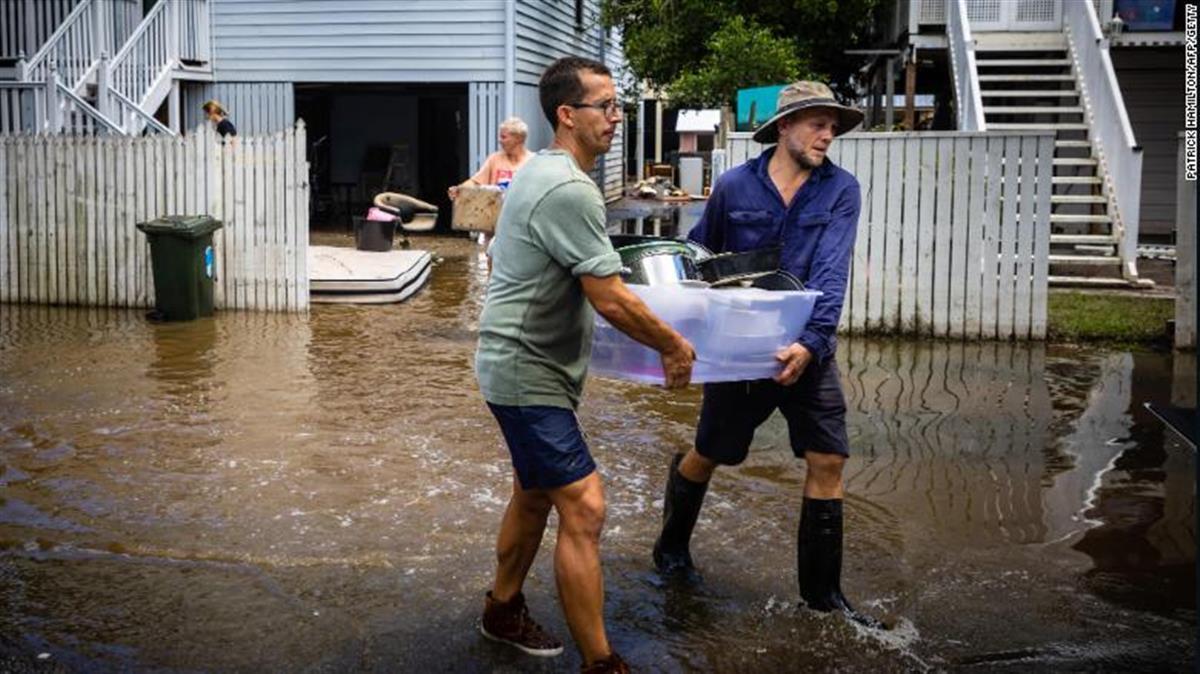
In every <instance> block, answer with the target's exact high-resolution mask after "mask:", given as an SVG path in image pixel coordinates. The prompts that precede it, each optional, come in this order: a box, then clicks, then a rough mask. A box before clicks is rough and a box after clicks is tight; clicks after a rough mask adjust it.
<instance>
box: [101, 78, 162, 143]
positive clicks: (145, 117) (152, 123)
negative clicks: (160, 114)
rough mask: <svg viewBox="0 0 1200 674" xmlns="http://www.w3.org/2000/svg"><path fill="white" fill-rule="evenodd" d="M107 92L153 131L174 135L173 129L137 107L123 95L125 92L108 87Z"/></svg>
mask: <svg viewBox="0 0 1200 674" xmlns="http://www.w3.org/2000/svg"><path fill="white" fill-rule="evenodd" d="M109 94H111V95H112V96H114V97H115V98H116V99H117V102H118V103H120V104H122V105H123V106H125V108H126V109H127V110H128V111H130V112H132V113H133V114H134V116H136V117H141V118H142V121H143V122H145V123H146V126H149V127H150V128H151V129H154V130H155V131H157V132H159V133H163V134H166V135H168V136H174V135H176V134H175V132H174V131H172V130H171V129H170V128H168V127H167V126H165V125H163V123H162V122H160V121H158V120H157V119H155V118H154V115H151V114H149V113H147V112H146V111H145V110H142V109H141V108H140V107H138V104H137V103H134V102H133V101H131V100H130V99H129V98H128V97H127V96H125V94H123V93H121V92H119V91H117V90H115V89H110V90H109Z"/></svg>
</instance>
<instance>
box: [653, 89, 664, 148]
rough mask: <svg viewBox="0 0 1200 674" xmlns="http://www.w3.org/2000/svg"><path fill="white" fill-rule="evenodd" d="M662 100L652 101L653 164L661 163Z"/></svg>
mask: <svg viewBox="0 0 1200 674" xmlns="http://www.w3.org/2000/svg"><path fill="white" fill-rule="evenodd" d="M662 113H663V110H662V99H659V98H655V99H654V163H655V164H661V163H662V135H663V120H662V117H663V115H662Z"/></svg>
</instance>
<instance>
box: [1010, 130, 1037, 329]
mask: <svg viewBox="0 0 1200 674" xmlns="http://www.w3.org/2000/svg"><path fill="white" fill-rule="evenodd" d="M1036 152H1037V139H1036V138H1031V137H1028V136H1026V137H1025V138H1022V139H1021V178H1020V184H1021V194H1020V203H1019V205H1018V210H1017V213H1018V215H1017V249H1016V256H1017V264H1016V271H1017V273H1016V277H1017V279H1018V282H1017V292H1016V296H1015V298H1014V305H1013V331H1014V332H1015V333H1016V335H1017V337H1018V338H1020V339H1028V338H1029V323H1030V320H1029V319H1030V315H1031V313H1030V305H1029V303H1030V298H1031V290H1032V288H1031V286H1032V285H1033V243H1034V231H1033V230H1034V227H1036V226H1037V214H1036V213H1035V208H1036V206H1037V192H1036V190H1035V185H1036V184H1037V182H1036V181H1037V154H1036Z"/></svg>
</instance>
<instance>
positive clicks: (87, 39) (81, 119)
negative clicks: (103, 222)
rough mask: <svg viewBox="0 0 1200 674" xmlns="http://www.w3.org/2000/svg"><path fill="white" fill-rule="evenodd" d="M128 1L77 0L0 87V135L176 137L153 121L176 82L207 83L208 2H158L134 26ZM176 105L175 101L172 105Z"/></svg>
mask: <svg viewBox="0 0 1200 674" xmlns="http://www.w3.org/2000/svg"><path fill="white" fill-rule="evenodd" d="M130 3H131V0H75V4H74V5H73V8H72V9H71V11H70V13H69V14H67V15H66V16H65V17H63V18H62V21H61V23H60V24H59V26H58V27H57V29H55V30H54V31H53V33H51V34H50V35H49V37H48V38H47V39H46V41H45V43H44V44H43V45H42V46H41V47H40V48H39V49H38V50H37V52H36V53H35V54H34V55H33V56H32V57H31V58H29V59H28V60H25V59H21V60H19V61H18V62H17V63H16V65H15V67H14V68H13V69H12V72H11V74H12V80H11V81H10V82H2V81H0V113H3V114H0V133H21V132H24V133H60V132H61V133H75V134H89V135H90V134H95V133H117V134H125V135H140V134H142V133H165V134H172V135H173V134H175V133H177V131H178V129H179V126H180V123H179V117H180V114H179V110H178V106H177V105H173V106H171V108H172V109H171V110H170V111H169V122H170V126H167V125H164V124H163V123H162V122H160V121H159V120H158V119H157V118H156V115H157V114H158V112H159V109H160V108H161V107H162V106H163V104H164V103H165V102H167V101H168V100H169V98H170V96H171V94H172V93H173V92H178V82H179V81H181V80H194V81H211V79H212V64H211V60H212V59H211V53H212V49H211V39H210V36H209V18H208V12H209V6H208V0H158V2H157V4H155V5H154V6H153V7H152V8H151V9H150V11H149V12H147V13H146V14H145V16H141V14H140V11H141V9H140V2H139V3H138V5H137V11H138V14H137V15H136V16H134V17H133V18H134V20H133V21H132V22H130V21H128V20H125V21H124V22H123V23H122V22H120V21H116V20H114V19H113V17H114V16H121V17H123V18H125V19H127V18H128V16H129V6H130ZM175 100H177V99H175Z"/></svg>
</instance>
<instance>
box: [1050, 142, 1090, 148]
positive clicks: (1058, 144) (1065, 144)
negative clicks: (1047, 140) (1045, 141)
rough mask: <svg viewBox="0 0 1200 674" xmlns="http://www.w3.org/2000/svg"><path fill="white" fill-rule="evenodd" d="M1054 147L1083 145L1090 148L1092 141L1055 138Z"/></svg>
mask: <svg viewBox="0 0 1200 674" xmlns="http://www.w3.org/2000/svg"><path fill="white" fill-rule="evenodd" d="M1054 147H1064V148H1065V147H1085V148H1087V149H1089V150H1090V149H1092V141H1090V140H1056V141H1054Z"/></svg>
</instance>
